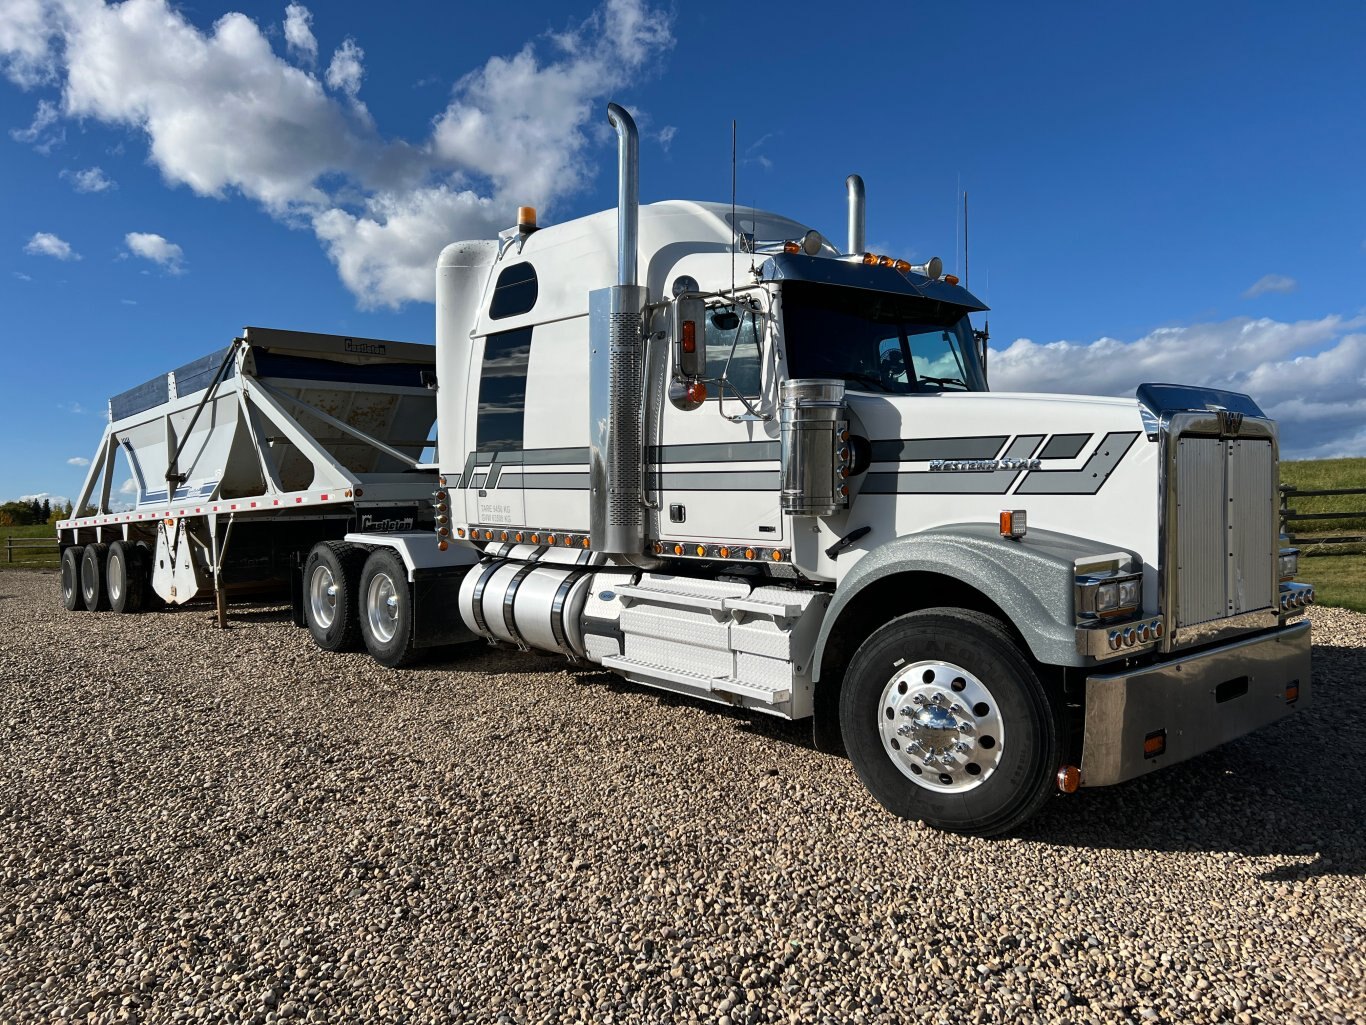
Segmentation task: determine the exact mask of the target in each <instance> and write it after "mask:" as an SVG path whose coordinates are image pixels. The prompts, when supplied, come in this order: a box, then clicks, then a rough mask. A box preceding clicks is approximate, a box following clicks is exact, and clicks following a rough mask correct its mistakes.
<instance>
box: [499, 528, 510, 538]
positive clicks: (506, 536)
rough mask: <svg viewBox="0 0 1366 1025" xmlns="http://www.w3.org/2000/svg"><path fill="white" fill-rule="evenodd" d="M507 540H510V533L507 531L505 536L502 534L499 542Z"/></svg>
mask: <svg viewBox="0 0 1366 1025" xmlns="http://www.w3.org/2000/svg"><path fill="white" fill-rule="evenodd" d="M507 539H508V532H507V531H506V530H505V531H503V534H502V536H501V537H500V538H499V540H500V541H506V540H507Z"/></svg>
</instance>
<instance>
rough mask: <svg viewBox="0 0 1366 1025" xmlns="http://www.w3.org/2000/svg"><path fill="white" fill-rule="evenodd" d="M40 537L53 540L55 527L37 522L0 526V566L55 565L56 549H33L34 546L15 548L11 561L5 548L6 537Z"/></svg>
mask: <svg viewBox="0 0 1366 1025" xmlns="http://www.w3.org/2000/svg"><path fill="white" fill-rule="evenodd" d="M10 537H12V538H15V539H19V538H40V539H45V540H53V541H55V540H56V538H57V528H56V527H54V526H52V525H51V524H50V523H39V524H35V525H34V526H31V527H0V567H3V568H5V569H9V568H10V567H16V568H17V567H20V566H42V567H48V568H51V567H55V566H56V565H57V564H58V563H57V549H56V548H55V547H53V548H51V549H46V550H44V549H35V548H15V549H14V554H13V561H11V556H10V553H9V552H8V551H7V550H6V548H5V539H6V538H10Z"/></svg>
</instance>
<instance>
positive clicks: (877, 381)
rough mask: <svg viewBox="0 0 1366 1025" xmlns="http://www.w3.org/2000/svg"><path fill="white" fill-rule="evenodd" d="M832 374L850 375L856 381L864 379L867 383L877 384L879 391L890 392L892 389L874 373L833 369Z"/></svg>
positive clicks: (833, 375) (835, 375)
mask: <svg viewBox="0 0 1366 1025" xmlns="http://www.w3.org/2000/svg"><path fill="white" fill-rule="evenodd" d="M830 376H831V377H848V378H851V379H853V380H855V381H863V382H865V383H867V384H871V385H876V386H877V390H878V391H885V392H890V391H891V390H892V389H890V388H888V387H887V386H886V385H885V384H883V383H882V380H881V379H880V378H877V377H874V376H873V375H872V374H865V373H863V372H861V371H858V370H831V371H830Z"/></svg>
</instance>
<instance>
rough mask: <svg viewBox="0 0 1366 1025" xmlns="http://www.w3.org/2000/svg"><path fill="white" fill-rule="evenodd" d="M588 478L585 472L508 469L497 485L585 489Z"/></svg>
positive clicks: (586, 488)
mask: <svg viewBox="0 0 1366 1025" xmlns="http://www.w3.org/2000/svg"><path fill="white" fill-rule="evenodd" d="M588 480H589V478H588V474H586V473H526V472H524V471H520V470H508V471H507V472H506V473H504V474H503V477H502V479H501V481H500V482H499V486H500V487H504V488H524V489H526V490H535V489H550V490H560V491H587V490H588Z"/></svg>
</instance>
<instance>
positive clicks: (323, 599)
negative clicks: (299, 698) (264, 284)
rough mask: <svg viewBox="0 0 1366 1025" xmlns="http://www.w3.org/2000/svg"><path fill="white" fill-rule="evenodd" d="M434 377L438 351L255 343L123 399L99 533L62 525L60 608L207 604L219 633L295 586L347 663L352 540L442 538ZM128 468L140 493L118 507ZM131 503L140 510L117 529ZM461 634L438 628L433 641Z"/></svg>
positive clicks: (432, 575) (97, 479) (297, 601)
mask: <svg viewBox="0 0 1366 1025" xmlns="http://www.w3.org/2000/svg"><path fill="white" fill-rule="evenodd" d="M434 372H435V349H434V348H433V347H432V346H430V345H414V344H410V343H406V342H394V341H387V340H380V339H373V338H352V337H343V336H337V335H324V334H315V333H310V332H302V331H280V330H273V329H268V328H258V327H249V328H247V329H246V330H245V331H243V333H242V336H241V337H240V338H237V339H234V340H233V342H232V343H231V344H230V345H229V346H228V347H227V348H225V349H222V350H220V351H217V352H213V353H210V354H209V355H207V356H205V357H203V358H201V359H198V360H195V361H193V362H191V363H189V364H186V365H185V366H182V367H180V368H178V369H176V370H174V371H172V372H171V373H169V374H166V375H163V376H161V377H157V378H155V379H153V380H151V381H148V382H147V383H146V384H143V385H140V386H138V387H136V388H132V389H130V390H129V391H126V392H123V393H122V394H120V395H116V396H114V397H113V398H112V399H110V400H109V426H108V427H107V428H106V430H105V432H104V436H103V437H102V438H101V440H100V444H99V448H98V449H97V450H96V453H95V457H94V459H92V461H91V468H90V472H89V474H88V475H87V477H86V481H85V483H84V485H83V486H82V488H81V491H80V497H79V499H78V501H77V502H76V503H75V508H76V509H77V510H86V511H87V512H88V515H80V516H76V517H73V518H72V519H70V520H65V521H62V522H59V523H58V524H57V532H58V536H59V538H60V540H61V545H62V559H61V572H62V584H61V586H62V600H63V602H64V604H65V605H66V607H67V608H68V609H73V610H74V609H82V608H84V609H92V610H103V609H110V608H112V609H113V611H115V612H137V611H140V610H142V609H143V608H144V607H145V606H147V605H148V604H149V603H152V602H158V601H161V602H169V603H174V604H184V603H186V602H189V601H193V600H196V599H202V598H204V597H206V596H212V597H213V598H214V599H215V600H216V601H217V603H218V607H219V615H220V619H221V617H222V616H223V615H224V609H225V606H226V602H227V596H228V595H229V594H230V593H233V592H242V591H256V592H259V591H262V590H269V589H272V588H275V589H278V588H283V587H284V586H290V587H291V590H292V592H293V598H294V606H295V609H296V613H298V614H299V615H298V618H299V620H300V621H301V622H306V623H307V625H308V626H309V627H310V629H311V630H312V631H313V635H314V638H315V639H316V640H317V642H318V643H319V645H320V646H322V647H324V648H328V649H333V650H336V649H340V648H343V647H346V646H348V645H349V644H351V643H352V642H353V641H354V640H355V639H356V637H357V630H358V629H359V627H358V624H357V622H356V616H355V609H354V605H353V604H352V603H353V602H354V600H355V595H354V593H353V591H352V590H350V589H348V588H347V587H346V583H347V576H348V574H350V575H352V576H354V570H355V559H356V555H355V550H354V548H353V546H348V545H347V544H346V543H345V542H344V541H343V540H342V539H343V538H344V537H345V536H346V534H348V533H349V532H352V531H365V532H370V533H377V534H383V535H385V536H392V537H405V536H418V537H421V538H422V539H423V540H424V541H425V540H426V539H428V538H430V537H431V536H432V533H431V532H432V529H433V526H434V523H433V512H432V501H431V497H432V491H433V489H434V488H435V486H436V468H435V466H434V465H424V464H422V463H421V462H420V460H421V458H422V455H423V452H424V450H425V449H427V448H429V447H430V446H431V444H432V442H431V441H430V440H429V436H430V434H431V432H432V429H433V426H434V424H435V421H436V398H435V392H434V391H433V389H432V383H433V380H434V377H433V375H434ZM120 454H122V456H123V459H124V465H125V468H126V472H127V473H128V474H129V476H128V478H127V484H126V485H125V486H121V487H119V489H118V490H115V488H116V481H115V476H116V467H117V465H118V461H119V456H120ZM130 492H131V494H130ZM123 495H127V496H128V497H129V498H130V499H131V508H122V509H119V510H118V511H114V508H113V506H114V504H115V499H116V498H119V497H121V496H123ZM123 504H127V503H123ZM473 561H474V560H473V557H472V556H470V555H469V554H468V553H465V552H461V551H449V552H442V553H435V557H434V558H430V559H428V560H426V563H425V564H424V566H423V568H422V570H421V571H420V572H418V573H417V574H416V583H417V585H418V587H419V591H420V594H421V595H422V596H423V597H424V598H427V597H428V596H431V598H432V600H433V601H434V600H435V598H436V596H437V595H438V593H439V591H440V590H441V588H442V586H446V587H448V588H453V587H454V586H456V585H457V584H458V582H459V578H460V567H461V566H463V565H467V564H469V563H471V562H473ZM305 562H307V566H306V567H304V563H305ZM303 568H306V569H307V572H302V571H301V569H303ZM400 571H401V574H402V576H403V577H405V578H411V574H410V573H409V570H408V568H407V567H400V568H399V570H395V571H394V572H396V573H397V572H400ZM305 580H306V581H308V584H309V588H310V590H309V591H308V593H303V591H302V585H303V583H304V581H305ZM442 581H445V582H446V583H445V584H444V585H443V584H442ZM452 593H454V592H453V591H452ZM424 604H425V605H426V607H427V608H430V607H431V604H432V601H425V602H424ZM305 607H307V608H308V609H309V610H310V612H309V613H308V614H306V615H305V614H303V610H304V608H305ZM427 608H424V612H425V611H427ZM455 630H456V636H457V638H458V637H459V636H460V635H463V634H464V631H463V629H462V628H460V627H459V626H458V624H456V625H455ZM449 633H450V631H449V630H445V631H443V630H442V629H441V628H440V627H439V625H437V624H432V625H430V626H428V628H427V629H424V631H423V633H422V638H423V640H424V641H430V642H431V643H433V644H439V643H445V641H444V640H442V638H443V637H445V636H446V635H447V634H449Z"/></svg>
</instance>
